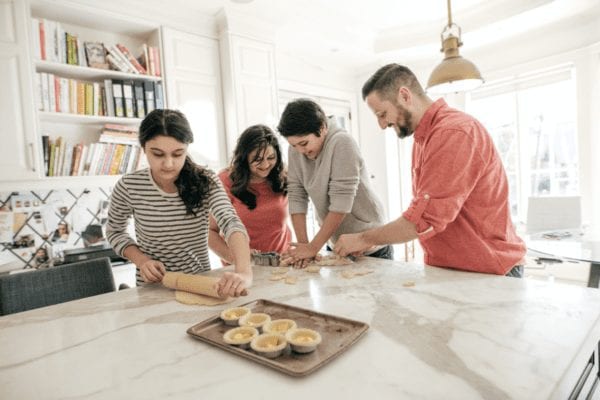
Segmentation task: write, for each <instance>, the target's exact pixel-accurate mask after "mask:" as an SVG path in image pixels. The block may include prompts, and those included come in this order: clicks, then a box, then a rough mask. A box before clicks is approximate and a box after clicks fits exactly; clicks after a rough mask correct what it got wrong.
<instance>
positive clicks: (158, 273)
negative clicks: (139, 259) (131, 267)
mask: <svg viewBox="0 0 600 400" xmlns="http://www.w3.org/2000/svg"><path fill="white" fill-rule="evenodd" d="M138 268H139V269H140V275H141V276H142V278H143V279H144V282H160V281H162V278H163V276H164V275H165V266H164V265H163V263H161V262H160V261H158V260H152V259H149V260H147V261H144V262H143V263H142V264H141V265H139V266H138Z"/></svg>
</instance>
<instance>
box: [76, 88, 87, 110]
mask: <svg viewBox="0 0 600 400" xmlns="http://www.w3.org/2000/svg"><path fill="white" fill-rule="evenodd" d="M77 114H80V115H83V114H85V83H84V82H81V81H77Z"/></svg>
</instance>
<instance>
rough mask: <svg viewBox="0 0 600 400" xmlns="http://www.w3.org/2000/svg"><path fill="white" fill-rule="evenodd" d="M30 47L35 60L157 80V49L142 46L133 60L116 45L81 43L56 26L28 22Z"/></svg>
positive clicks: (39, 22) (127, 51) (158, 63)
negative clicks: (31, 32)
mask: <svg viewBox="0 0 600 400" xmlns="http://www.w3.org/2000/svg"><path fill="white" fill-rule="evenodd" d="M32 31H33V33H34V35H33V45H34V51H35V56H36V58H37V59H38V60H46V61H52V62H57V63H62V64H69V65H79V66H83V67H92V68H102V69H114V70H116V71H121V72H127V73H131V74H141V75H152V76H161V66H160V53H159V50H158V47H155V46H148V45H147V44H145V43H144V44H142V46H141V49H140V53H141V54H140V56H139V57H137V58H136V57H134V55H133V53H132V52H131V51H130V50H129V48H127V46H125V45H123V44H121V43H117V44H114V45H108V46H105V45H104V43H101V42H91V41H89V42H88V41H86V42H82V41H81V40H80V39H79V37H78V36H77V35H74V34H71V33H69V32H66V31H65V30H64V29H63V27H62V25H61V24H60V22H56V21H51V20H48V19H36V18H32Z"/></svg>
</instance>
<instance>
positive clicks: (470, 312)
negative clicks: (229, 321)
mask: <svg viewBox="0 0 600 400" xmlns="http://www.w3.org/2000/svg"><path fill="white" fill-rule="evenodd" d="M365 267H367V268H371V269H373V270H374V272H372V273H370V274H367V275H363V276H355V277H354V278H351V279H348V278H345V277H343V276H342V275H341V273H342V271H344V270H348V269H351V270H356V269H361V268H365ZM272 271H273V267H267V266H256V267H254V273H255V279H254V286H253V287H252V288H251V290H250V294H249V296H247V297H242V298H239V299H236V300H235V301H234V302H232V303H229V304H227V305H220V306H213V307H206V306H189V305H183V304H180V303H177V302H176V301H175V295H174V292H173V291H171V290H169V289H165V288H162V287H160V286H158V285H153V286H149V287H142V288H133V289H127V290H123V291H119V292H116V293H109V294H104V295H100V296H95V297H92V298H87V299H82V300H78V301H74V302H70V303H65V304H61V305H56V306H51V307H46V308H42V309H37V310H31V311H28V312H24V313H19V314H13V315H8V316H4V317H0V398H2V399H65V398H68V399H79V398H81V399H136V398H139V399H152V398H176V399H200V398H202V399H217V398H222V399H237V398H239V399H244V400H248V399H312V398H315V399H328V398H344V399H348V398H350V399H364V398H372V399H400V398H406V399H415V398H423V399H442V398H443V399H461V400H465V399H480V398H486V399H549V398H550V399H565V398H568V396H569V394H570V393H571V391H572V390H573V388H574V387H575V385H576V382H577V381H578V379H579V378H580V376H581V374H582V372H583V371H584V369H585V368H586V364H587V363H588V360H589V359H590V357H591V355H592V354H593V353H594V352H595V351H597V347H598V340H599V339H600V323H599V322H600V321H599V317H600V291H598V289H589V288H580V287H575V286H567V285H561V284H554V283H548V282H539V281H530V280H523V279H517V278H507V277H501V276H492V275H483V274H475V273H467V272H459V271H453V270H447V269H443V268H435V267H428V266H423V265H421V264H418V263H404V262H398V261H388V260H380V259H372V258H369V257H365V258H362V259H359V260H358V261H357V262H356V263H355V264H354V265H350V266H344V267H323V268H322V269H321V271H320V272H319V273H309V272H306V271H301V270H290V272H289V275H294V276H297V277H298V281H297V283H296V284H285V283H284V282H283V281H271V280H269V278H270V276H271V272H272ZM219 273H220V271H218V270H217V271H212V272H211V273H210V274H214V275H218V274H219ZM256 299H269V300H272V301H276V302H280V303H285V304H289V305H293V306H297V307H302V308H307V309H312V310H315V311H318V312H322V313H327V314H333V315H337V316H341V317H346V318H350V319H354V320H358V321H362V322H365V323H367V324H369V325H370V328H369V330H368V331H367V333H366V334H365V335H364V336H363V337H362V338H361V339H360V340H359V341H358V342H356V343H355V344H354V345H353V346H352V347H350V348H349V349H348V350H347V351H346V352H345V353H343V354H342V355H340V356H339V357H337V358H335V359H334V360H333V361H332V362H330V363H329V364H327V365H325V366H323V367H322V368H320V369H319V370H317V371H315V372H314V373H312V374H310V375H308V376H305V377H300V378H298V377H291V376H287V375H284V374H282V373H280V372H278V371H275V370H272V369H269V368H267V367H265V366H262V365H259V364H257V363H255V362H253V361H251V360H247V359H244V358H241V357H239V356H236V355H234V354H231V353H228V352H225V351H223V350H221V349H219V348H217V347H213V346H211V345H209V344H207V343H204V342H201V341H198V340H196V339H194V338H192V337H190V336H189V335H187V334H186V330H187V329H188V328H189V327H190V326H192V325H194V324H196V323H198V322H200V321H202V320H205V319H207V318H209V317H212V316H215V315H218V314H219V313H220V311H221V310H223V309H225V308H229V307H232V306H235V305H240V304H243V303H246V302H250V301H252V300H256ZM596 356H597V354H596ZM594 360H596V361H597V358H594ZM596 374H597V362H596V366H594V367H593V368H592V372H591V375H590V376H591V377H592V378H590V379H588V380H587V382H586V384H585V388H584V390H588V389H589V387H590V386H591V382H593V377H594V376H595V375H596Z"/></svg>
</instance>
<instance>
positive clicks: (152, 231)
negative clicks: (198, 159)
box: [106, 109, 252, 296]
mask: <svg viewBox="0 0 600 400" xmlns="http://www.w3.org/2000/svg"><path fill="white" fill-rule="evenodd" d="M193 139H194V137H193V133H192V130H191V128H190V125H189V123H188V121H187V119H186V118H185V116H184V115H183V114H182V113H181V112H179V111H175V110H162V109H161V110H154V111H152V112H151V113H150V114H148V115H147V116H146V118H145V119H144V120H143V121H142V123H141V125H140V133H139V140H140V145H141V146H142V149H143V150H144V153H145V154H146V158H147V160H148V165H149V168H146V169H143V170H139V171H136V172H134V173H131V174H127V175H125V176H123V177H122V178H121V179H120V180H119V182H117V184H116V186H115V188H114V190H113V193H112V195H111V202H110V208H109V211H108V224H107V228H106V236H107V239H108V241H109V243H110V244H111V245H112V247H113V248H114V249H115V251H116V252H117V253H118V254H120V255H122V256H123V257H125V258H127V259H129V260H131V261H132V262H133V263H134V264H135V265H136V267H137V278H138V282H141V281H144V282H160V281H161V280H162V277H163V275H164V273H165V271H178V272H184V273H189V274H196V273H200V272H205V271H209V270H210V262H209V257H208V240H209V229H208V228H209V218H210V215H212V216H213V217H214V219H215V220H216V222H217V225H218V226H219V228H220V230H221V232H222V234H223V236H222V237H221V236H219V235H218V234H214V233H211V234H210V236H211V242H213V241H218V240H221V241H224V243H223V245H225V242H226V245H227V246H228V247H229V248H230V249H231V253H232V257H233V261H234V264H235V272H225V273H224V274H223V276H222V277H221V279H220V280H219V282H218V290H219V293H220V294H221V295H223V296H225V295H229V296H239V295H240V294H241V292H242V291H243V290H244V289H245V288H248V287H249V286H250V285H251V284H252V269H251V267H250V249H249V244H248V235H247V233H246V229H245V228H244V225H243V224H242V223H241V221H240V220H239V218H238V217H237V214H236V213H235V210H234V209H233V207H232V205H231V202H230V201H229V198H228V197H227V194H226V193H225V191H224V189H223V186H222V185H221V182H220V181H219V179H218V178H217V176H216V175H215V174H214V172H212V171H210V170H208V169H205V168H203V167H201V166H199V165H197V164H195V163H194V162H193V161H192V160H191V158H190V157H189V156H188V154H187V148H188V145H189V143H192V141H193ZM130 216H133V218H134V226H135V237H136V239H135V240H134V239H133V238H132V237H131V236H130V235H129V234H128V233H127V226H128V220H129V217H130ZM213 235H216V236H217V237H213Z"/></svg>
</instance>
